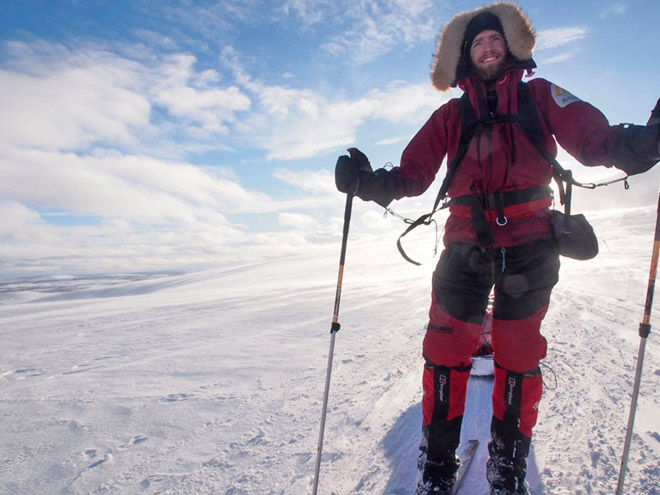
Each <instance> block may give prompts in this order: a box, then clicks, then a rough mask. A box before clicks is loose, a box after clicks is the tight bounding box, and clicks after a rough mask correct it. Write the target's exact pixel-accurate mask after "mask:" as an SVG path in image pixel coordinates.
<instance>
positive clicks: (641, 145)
mask: <svg viewBox="0 0 660 495" xmlns="http://www.w3.org/2000/svg"><path fill="white" fill-rule="evenodd" d="M530 89H531V90H532V93H533V94H534V99H535V101H536V103H537V106H538V107H539V110H540V113H541V115H542V116H543V118H544V119H545V122H546V124H547V125H548V128H549V129H550V132H551V133H552V134H554V136H555V137H556V139H557V141H558V142H559V144H560V145H561V146H562V147H563V148H564V149H566V150H567V151H568V152H569V153H570V154H571V155H573V156H574V157H575V158H577V159H578V160H579V161H580V162H581V163H583V164H584V165H588V166H596V165H604V166H606V167H611V166H614V167H616V168H618V169H621V170H623V171H624V172H626V173H627V174H630V175H632V174H638V173H642V172H645V171H647V170H648V169H650V168H651V167H653V165H655V164H656V163H657V162H658V161H659V160H660V153H659V150H658V146H659V145H658V141H659V140H660V125H650V126H641V125H617V126H612V125H610V123H609V122H608V120H607V118H606V117H605V116H604V115H603V114H602V113H601V112H600V110H598V109H597V108H596V107H594V106H593V105H590V104H589V103H587V102H584V101H582V100H580V99H579V98H577V97H575V96H574V95H572V94H571V93H569V92H567V91H566V90H564V89H562V88H560V87H558V86H556V85H554V84H552V83H550V82H548V81H546V80H544V79H535V80H534V81H531V82H530Z"/></svg>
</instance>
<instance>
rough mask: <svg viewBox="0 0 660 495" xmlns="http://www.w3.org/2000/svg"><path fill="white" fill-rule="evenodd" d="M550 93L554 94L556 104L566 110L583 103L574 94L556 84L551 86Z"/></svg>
mask: <svg viewBox="0 0 660 495" xmlns="http://www.w3.org/2000/svg"><path fill="white" fill-rule="evenodd" d="M550 93H551V94H552V99H553V100H555V103H556V104H557V105H558V106H559V107H560V108H564V107H566V106H568V105H570V104H571V103H575V102H576V101H582V100H580V98H578V97H577V96H575V95H574V94H571V93H569V92H568V91H566V90H565V89H564V88H560V87H559V86H557V85H556V84H551V85H550Z"/></svg>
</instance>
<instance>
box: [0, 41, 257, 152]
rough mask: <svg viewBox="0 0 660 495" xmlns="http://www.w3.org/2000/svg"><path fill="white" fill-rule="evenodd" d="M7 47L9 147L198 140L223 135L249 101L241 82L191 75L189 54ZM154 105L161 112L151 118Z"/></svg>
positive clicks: (208, 73)
mask: <svg viewBox="0 0 660 495" xmlns="http://www.w3.org/2000/svg"><path fill="white" fill-rule="evenodd" d="M4 48H5V51H6V52H7V54H8V56H9V58H8V60H7V61H6V62H5V63H4V64H3V65H4V68H3V69H1V70H0V104H1V105H2V107H3V112H2V113H0V143H4V144H6V145H7V144H9V145H16V146H30V147H35V148H40V149H48V150H81V149H82V150H86V149H90V148H91V147H93V146H98V145H99V144H101V145H109V146H119V147H121V148H123V149H136V148H139V147H142V148H144V147H146V146H147V145H148V143H152V146H153V147H154V148H156V147H158V144H157V143H158V142H159V141H162V140H165V139H169V137H170V136H174V137H175V139H177V138H178V139H182V138H184V137H185V138H186V139H187V140H188V141H192V143H195V142H197V143H198V144H203V143H206V142H208V141H209V140H210V139H212V138H213V137H214V136H218V135H223V134H226V133H227V132H228V128H227V124H228V123H231V122H234V121H235V120H236V114H237V112H244V111H246V110H248V109H249V107H250V104H251V102H250V99H249V98H248V96H247V95H245V94H244V93H243V92H242V91H241V90H240V89H239V88H238V87H236V86H217V84H218V83H219V82H221V79H222V77H221V76H220V74H218V73H217V72H216V71H213V70H204V71H201V72H196V71H195V69H194V66H195V63H196V58H195V57H194V56H192V55H189V54H175V55H170V56H165V57H160V58H159V57H157V56H155V55H153V54H146V55H145V54H144V53H143V54H142V55H141V56H142V58H143V59H142V60H138V59H129V58H123V57H121V56H119V55H116V54H113V53H111V52H109V51H107V50H105V49H102V48H100V47H98V46H92V45H88V46H83V47H81V48H79V49H76V50H75V51H73V50H71V49H68V48H66V47H64V46H62V45H50V44H48V43H45V42H35V43H31V44H28V43H23V42H15V43H7V44H5V45H4ZM125 51H130V50H125ZM148 55H151V56H148ZM159 108H160V109H164V110H165V113H163V112H157V115H154V110H158V109H159ZM192 143H187V145H186V146H191V145H192ZM214 146H215V147H219V148H222V147H225V148H226V147H227V144H226V143H222V142H216V143H214Z"/></svg>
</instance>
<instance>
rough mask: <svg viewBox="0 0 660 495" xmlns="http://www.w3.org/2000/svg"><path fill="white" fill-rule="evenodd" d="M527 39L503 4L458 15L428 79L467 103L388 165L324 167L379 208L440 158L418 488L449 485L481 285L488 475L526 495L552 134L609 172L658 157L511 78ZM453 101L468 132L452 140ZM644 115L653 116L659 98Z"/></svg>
mask: <svg viewBox="0 0 660 495" xmlns="http://www.w3.org/2000/svg"><path fill="white" fill-rule="evenodd" d="M534 43H535V35H534V31H533V29H532V27H531V24H530V21H529V19H528V17H527V16H526V15H525V13H524V12H523V11H522V10H521V9H520V8H519V7H518V6H517V5H516V4H514V3H510V2H498V3H494V4H492V5H488V6H485V7H482V8H479V9H476V10H473V11H469V12H463V13H461V14H458V15H457V16H455V17H454V18H453V19H452V20H450V22H449V23H448V24H447V25H446V26H445V28H444V30H443V31H442V33H441V35H440V36H439V38H438V48H437V52H436V54H435V56H434V64H433V72H432V75H431V79H432V82H433V84H434V86H435V87H436V88H437V89H439V90H441V91H446V90H449V89H450V88H451V87H455V86H458V87H459V88H460V89H462V90H463V91H464V93H466V94H467V100H468V102H462V101H461V99H459V98H454V99H452V100H450V101H449V102H447V103H446V104H444V105H443V106H441V107H440V108H439V109H438V110H436V111H435V112H434V113H433V115H432V116H431V117H430V119H429V120H428V121H427V122H426V123H425V124H424V126H423V127H422V128H421V129H420V130H419V131H418V132H417V134H416V135H415V136H414V137H413V139H412V140H411V141H410V143H409V144H408V146H407V147H406V148H405V150H404V152H403V155H402V157H401V163H400V166H399V167H395V168H393V169H391V170H389V171H388V170H385V169H380V170H376V171H375V172H373V171H372V170H371V167H370V166H369V165H368V160H366V157H364V159H363V160H354V159H348V157H340V160H338V162H337V167H336V172H335V179H336V184H337V187H338V189H339V190H340V191H342V192H349V191H350V190H351V188H352V187H355V184H357V190H356V195H357V196H358V197H360V198H362V199H363V200H370V201H376V202H377V203H378V204H380V205H381V206H386V205H388V204H389V203H390V202H391V201H392V200H393V199H400V198H403V197H410V196H417V195H420V194H422V193H423V192H424V191H426V189H427V188H428V187H429V186H430V185H431V183H432V182H433V181H434V179H435V176H436V173H437V172H438V170H439V168H440V165H441V163H442V162H443V160H444V159H445V157H447V158H448V163H449V166H448V174H449V175H448V176H447V177H448V178H450V179H451V181H450V182H449V185H448V195H449V197H450V198H451V203H450V204H451V206H450V215H449V218H448V219H447V223H446V225H445V236H444V245H445V249H444V251H443V253H442V255H441V256H440V260H439V261H438V265H437V268H436V270H435V272H434V274H433V280H432V289H433V290H432V297H431V308H430V311H429V323H428V326H427V330H426V335H425V337H424V343H423V355H424V359H425V368H424V374H423V390H424V396H423V398H422V410H423V422H422V431H423V442H422V446H421V450H422V454H421V456H420V470H421V477H420V480H419V483H418V486H417V488H416V494H417V495H426V494H444V495H449V494H450V493H451V491H452V488H453V485H454V483H455V477H456V471H457V469H458V466H459V460H458V459H457V457H456V449H457V447H458V444H459V438H460V429H461V423H462V419H463V413H464V409H465V398H466V390H467V382H468V378H469V375H470V366H471V360H470V356H471V355H472V354H473V353H474V352H475V351H476V349H477V347H478V344H479V336H480V330H481V324H482V320H483V318H484V312H485V309H486V306H487V304H488V296H489V294H490V293H491V290H493V291H494V294H495V300H494V306H493V322H492V346H493V357H494V362H495V369H494V388H493V398H492V399H493V416H492V420H491V440H490V442H489V445H488V450H489V459H488V463H487V477H488V481H489V483H490V487H491V494H492V495H523V494H527V493H528V487H527V484H526V482H525V476H526V470H527V464H526V457H527V455H528V453H529V449H530V443H531V438H532V429H533V428H534V426H535V424H536V420H537V414H538V407H539V402H540V400H541V395H542V388H543V385H542V380H541V372H540V369H539V362H540V361H541V359H543V358H544V357H545V355H546V349H547V342H546V339H545V338H544V337H543V335H542V334H541V332H540V328H541V322H542V321H543V318H544V316H545V314H546V311H547V308H548V303H549V299H550V293H551V291H552V288H553V287H554V285H555V284H556V283H557V281H558V273H559V264H560V263H559V251H558V242H557V239H556V238H555V235H554V233H553V228H552V223H551V219H552V216H553V214H552V212H551V210H550V207H551V204H552V198H551V192H550V189H549V187H548V186H549V184H550V182H551V180H552V178H553V169H552V165H551V163H550V162H551V160H552V159H554V157H555V156H556V154H557V142H556V141H555V139H556V140H557V141H558V142H559V144H561V146H562V147H563V148H564V149H566V150H567V151H568V152H569V153H570V154H571V155H573V156H574V157H575V158H576V159H577V160H579V161H580V162H581V163H582V164H584V165H587V166H597V165H602V166H606V167H611V166H615V167H617V168H619V169H621V170H623V171H625V172H626V173H627V174H629V175H632V174H637V173H641V172H644V171H646V170H648V169H650V168H651V167H652V166H653V165H655V164H656V163H657V162H658V161H659V160H660V125H647V126H627V127H624V126H610V124H609V122H608V121H607V119H606V118H605V116H604V115H603V114H602V113H601V112H600V111H599V110H598V109H596V108H595V107H593V106H592V105H590V104H588V103H586V102H584V101H582V100H580V99H579V98H577V97H575V96H574V95H572V94H570V93H569V92H567V91H565V90H563V89H562V88H560V87H559V86H556V85H555V84H552V83H550V82H549V81H546V80H545V79H541V78H536V79H533V80H530V82H529V83H527V84H526V85H525V84H524V83H522V82H521V80H522V77H523V75H524V73H525V72H527V75H531V71H532V69H534V68H535V67H536V64H535V62H534V61H533V59H532V49H533V47H534ZM525 95H528V96H525ZM526 99H529V100H530V101H531V102H532V103H533V105H534V107H535V109H536V110H535V112H536V113H538V119H537V120H538V123H537V126H538V128H539V129H538V134H539V136H538V141H539V142H537V143H535V142H532V141H533V140H532V139H530V136H529V134H528V133H527V132H526V131H525V127H524V124H525V123H524V122H520V119H517V118H516V117H519V115H520V113H521V112H520V107H522V106H523V105H524V104H526ZM463 100H465V98H463ZM659 103H660V102H659ZM466 107H469V109H470V112H471V113H472V114H473V115H474V116H475V118H476V119H477V121H478V122H479V126H480V127H479V131H478V132H475V133H474V135H473V136H471V137H470V139H469V141H467V142H466V143H462V140H461V133H462V129H463V126H462V124H463V122H462V119H465V118H466V116H465V114H466ZM652 115H655V117H659V116H660V104H659V105H658V106H656V108H655V109H654V111H653V114H652ZM541 150H545V152H541ZM362 156H363V155H362ZM548 157H550V158H548ZM445 180H447V179H445Z"/></svg>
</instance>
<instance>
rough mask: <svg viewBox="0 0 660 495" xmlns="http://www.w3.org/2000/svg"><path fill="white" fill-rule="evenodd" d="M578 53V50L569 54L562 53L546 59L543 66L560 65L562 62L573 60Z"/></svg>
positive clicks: (542, 63) (568, 52)
mask: <svg viewBox="0 0 660 495" xmlns="http://www.w3.org/2000/svg"><path fill="white" fill-rule="evenodd" d="M577 53H578V51H577V50H570V51H567V52H563V53H560V54H559V55H555V56H553V57H549V58H546V59H544V60H543V61H542V62H541V65H542V66H546V65H550V64H558V63H561V62H566V61H567V60H570V59H572V58H573V57H574V56H575V55H576V54H577Z"/></svg>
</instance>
